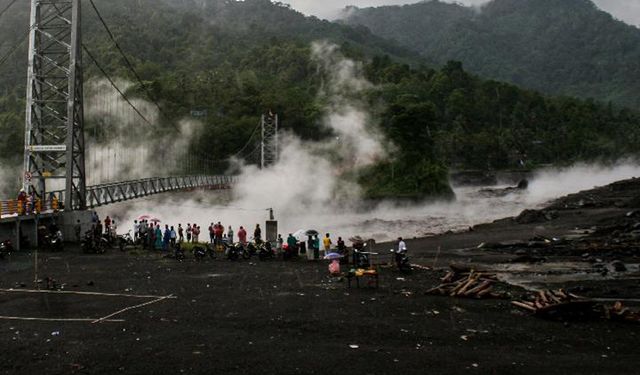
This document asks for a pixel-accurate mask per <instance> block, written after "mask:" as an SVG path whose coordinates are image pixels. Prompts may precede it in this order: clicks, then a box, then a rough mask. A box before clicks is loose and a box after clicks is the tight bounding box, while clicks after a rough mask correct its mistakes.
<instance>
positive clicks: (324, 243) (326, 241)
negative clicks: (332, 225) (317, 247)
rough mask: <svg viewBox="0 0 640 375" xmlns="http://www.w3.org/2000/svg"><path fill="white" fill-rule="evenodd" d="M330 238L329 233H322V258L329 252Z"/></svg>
mask: <svg viewBox="0 0 640 375" xmlns="http://www.w3.org/2000/svg"><path fill="white" fill-rule="evenodd" d="M331 244H332V242H331V238H330V237H329V233H327V234H325V235H324V238H323V239H322V246H323V248H324V249H323V251H324V254H322V257H323V258H324V256H325V255H327V254H329V253H330V252H331Z"/></svg>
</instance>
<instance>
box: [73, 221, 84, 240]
mask: <svg viewBox="0 0 640 375" xmlns="http://www.w3.org/2000/svg"><path fill="white" fill-rule="evenodd" d="M73 232H74V233H75V235H76V241H78V242H80V240H81V235H82V225H81V224H80V220H78V221H77V222H76V225H74V226H73Z"/></svg>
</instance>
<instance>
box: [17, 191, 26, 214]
mask: <svg viewBox="0 0 640 375" xmlns="http://www.w3.org/2000/svg"><path fill="white" fill-rule="evenodd" d="M17 200H18V214H19V215H24V214H25V213H26V211H27V193H25V191H24V189H20V192H19V193H18V199H17Z"/></svg>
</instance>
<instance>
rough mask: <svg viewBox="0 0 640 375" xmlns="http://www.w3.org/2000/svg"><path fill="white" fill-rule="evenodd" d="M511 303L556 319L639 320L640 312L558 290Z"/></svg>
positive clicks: (544, 291)
mask: <svg viewBox="0 0 640 375" xmlns="http://www.w3.org/2000/svg"><path fill="white" fill-rule="evenodd" d="M511 304H513V305H514V306H517V307H519V308H522V309H524V310H527V311H530V312H532V313H533V314H534V315H536V316H539V317H542V318H547V319H558V320H571V319H585V318H587V319H609V320H620V321H626V322H636V323H638V322H640V313H639V312H634V311H632V310H630V309H628V308H626V307H624V306H623V304H622V302H616V303H615V304H614V305H613V306H606V305H603V304H601V303H598V302H597V301H594V300H592V299H589V298H584V297H580V296H577V295H575V294H571V293H567V292H565V291H564V290H562V289H559V290H541V291H539V292H537V293H535V294H531V295H530V296H529V298H527V299H526V300H521V301H511Z"/></svg>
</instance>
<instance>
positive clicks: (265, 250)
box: [258, 241, 276, 260]
mask: <svg viewBox="0 0 640 375" xmlns="http://www.w3.org/2000/svg"><path fill="white" fill-rule="evenodd" d="M275 258H276V252H275V251H274V250H273V247H272V246H271V242H268V241H266V242H263V243H261V244H260V248H259V250H258V259H260V260H268V259H275Z"/></svg>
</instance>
